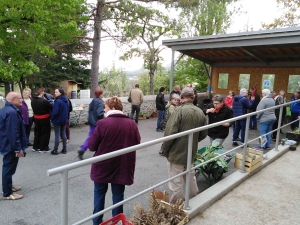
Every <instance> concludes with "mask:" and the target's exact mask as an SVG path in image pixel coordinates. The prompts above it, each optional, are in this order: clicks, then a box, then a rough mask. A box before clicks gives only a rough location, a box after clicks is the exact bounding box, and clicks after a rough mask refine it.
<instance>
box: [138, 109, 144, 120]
mask: <svg viewBox="0 0 300 225" xmlns="http://www.w3.org/2000/svg"><path fill="white" fill-rule="evenodd" d="M145 119H146V113H145V112H144V111H141V112H140V115H139V120H145Z"/></svg>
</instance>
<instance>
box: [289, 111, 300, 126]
mask: <svg viewBox="0 0 300 225" xmlns="http://www.w3.org/2000/svg"><path fill="white" fill-rule="evenodd" d="M291 119H292V121H294V120H296V119H298V113H293V112H292V113H291ZM298 127H299V121H296V122H294V123H292V124H291V129H292V130H294V129H295V128H298Z"/></svg>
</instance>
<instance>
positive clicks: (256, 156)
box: [234, 148, 264, 172]
mask: <svg viewBox="0 0 300 225" xmlns="http://www.w3.org/2000/svg"><path fill="white" fill-rule="evenodd" d="M263 155H264V153H263V151H260V150H256V149H253V148H247V150H246V160H245V170H246V171H247V172H252V171H254V170H255V169H257V168H258V167H260V166H261V165H262V162H263ZM242 160H243V154H241V153H236V156H235V163H234V167H235V168H238V169H241V167H242Z"/></svg>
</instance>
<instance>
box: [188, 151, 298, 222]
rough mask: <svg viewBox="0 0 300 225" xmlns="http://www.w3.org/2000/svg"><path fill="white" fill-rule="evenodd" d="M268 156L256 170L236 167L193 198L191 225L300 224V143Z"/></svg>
mask: <svg viewBox="0 0 300 225" xmlns="http://www.w3.org/2000/svg"><path fill="white" fill-rule="evenodd" d="M268 158H269V159H267V160H264V162H263V165H262V167H261V168H260V169H259V170H256V171H255V173H254V174H250V173H240V172H239V171H237V172H235V173H233V174H231V175H230V176H228V177H227V178H225V179H224V180H222V181H220V182H218V183H217V184H216V185H214V186H213V187H212V188H209V189H207V190H206V191H204V192H202V193H201V194H199V195H198V196H196V197H195V198H193V199H191V202H190V203H191V204H190V206H191V208H192V209H191V210H189V216H190V218H193V219H190V222H189V223H188V225H198V224H201V225H210V224H213V225H215V224H222V225H226V224H228V225H234V224H243V225H248V224H249V225H254V224H255V225H260V224H261V225H266V224H270V225H271V224H272V225H275V224H287V225H299V224H300V166H299V165H300V146H298V147H297V150H296V151H289V150H288V149H287V148H286V146H285V148H284V147H283V146H280V150H279V151H275V150H272V151H270V152H269V153H268ZM271 162H272V163H271ZM228 192H229V193H228ZM227 193H228V194H227ZM226 194H227V195H226ZM224 195H225V196H224ZM223 196H224V197H223ZM213 203H214V204H213ZM209 205H210V207H209ZM207 207H208V208H207Z"/></svg>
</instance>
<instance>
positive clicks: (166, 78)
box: [138, 64, 170, 95]
mask: <svg viewBox="0 0 300 225" xmlns="http://www.w3.org/2000/svg"><path fill="white" fill-rule="evenodd" d="M149 82H150V77H149V73H142V74H141V75H140V77H139V80H138V83H139V85H140V89H141V90H142V91H143V93H144V95H149V94H150V86H149ZM169 83H170V71H169V70H167V69H166V68H164V67H163V66H162V65H161V64H158V67H157V72H156V73H155V74H154V86H153V91H154V94H156V93H158V91H159V89H160V87H165V88H166V89H167V91H170V90H169Z"/></svg>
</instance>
